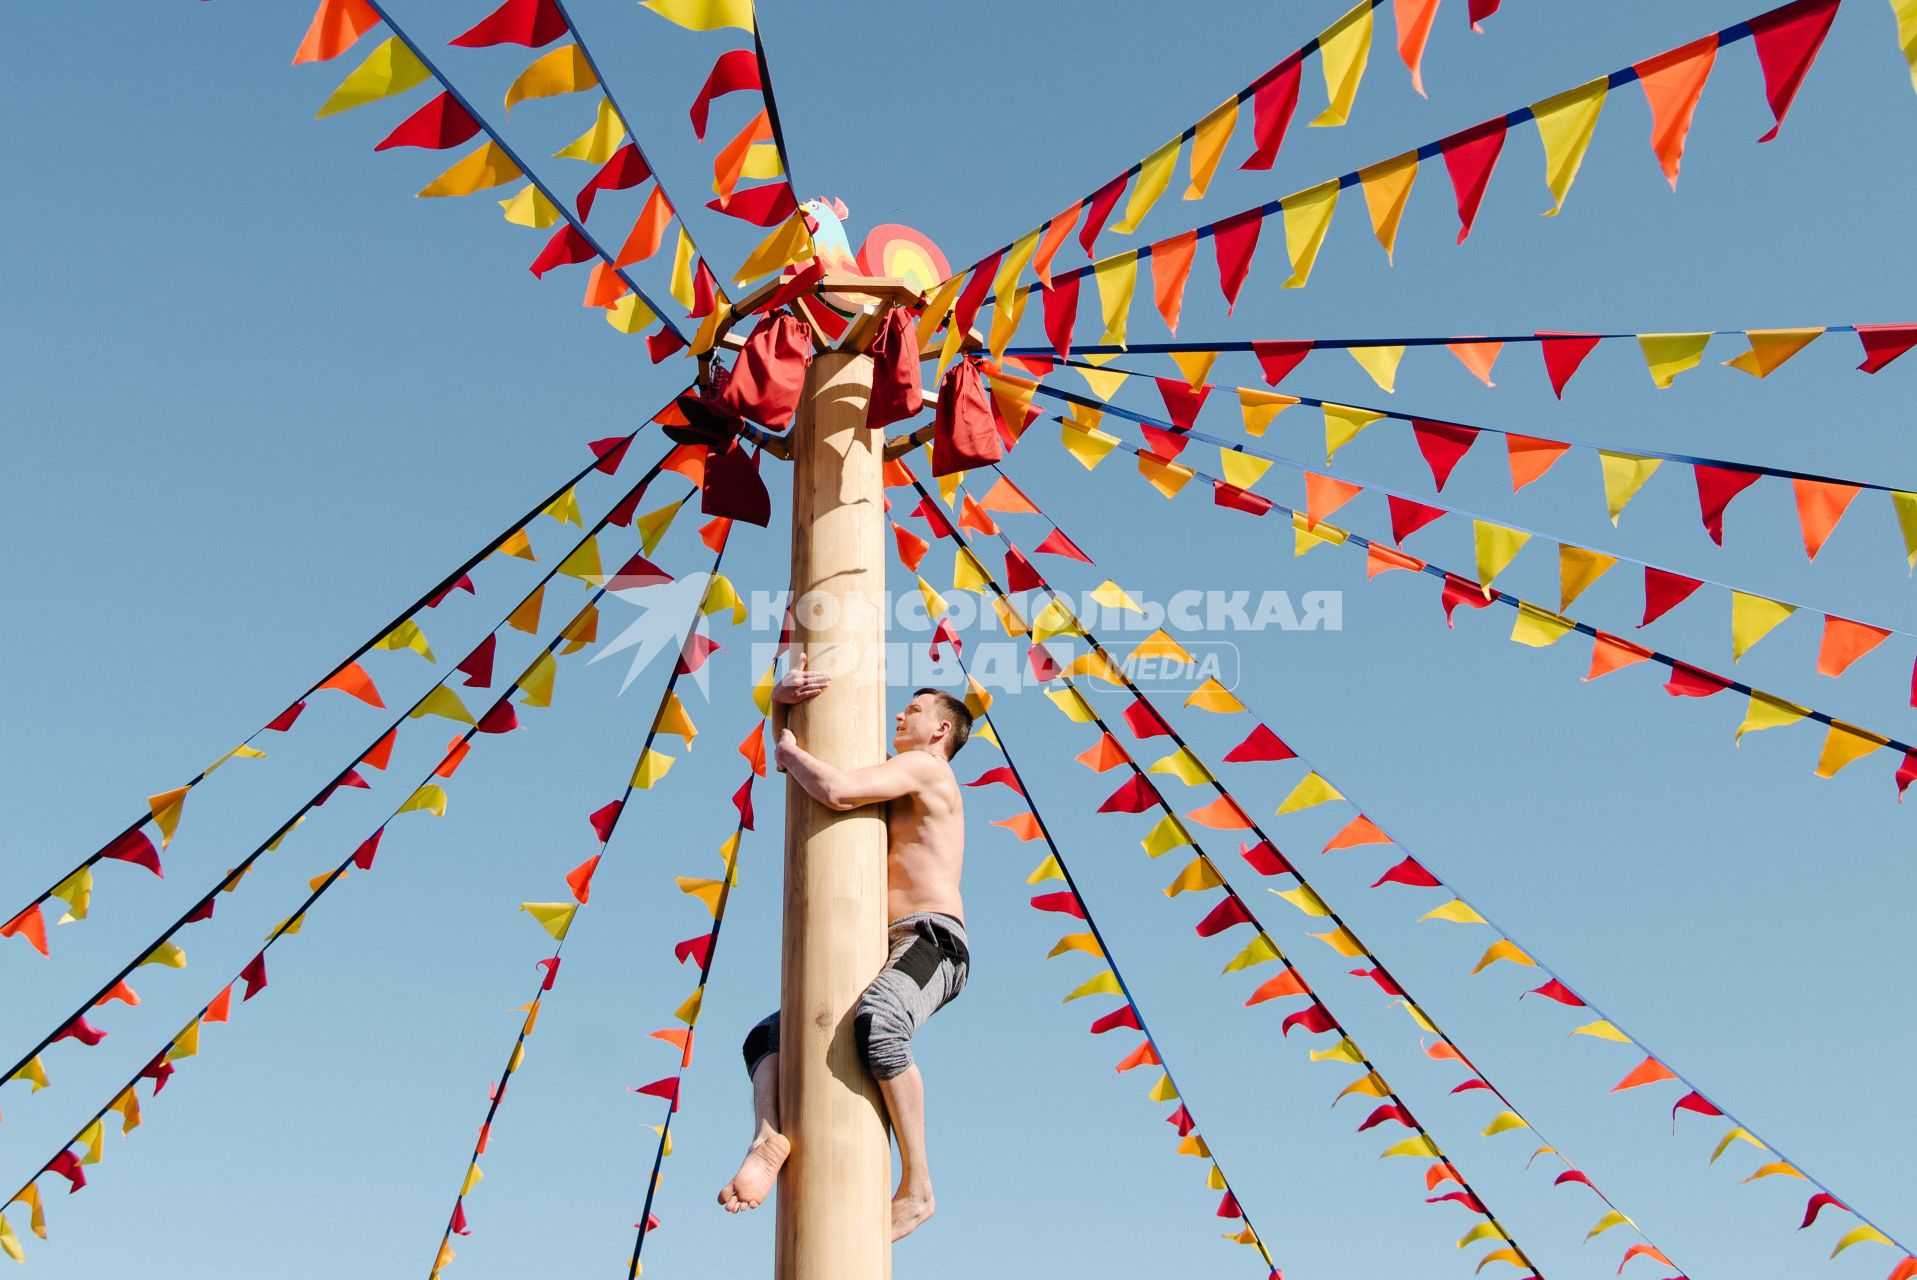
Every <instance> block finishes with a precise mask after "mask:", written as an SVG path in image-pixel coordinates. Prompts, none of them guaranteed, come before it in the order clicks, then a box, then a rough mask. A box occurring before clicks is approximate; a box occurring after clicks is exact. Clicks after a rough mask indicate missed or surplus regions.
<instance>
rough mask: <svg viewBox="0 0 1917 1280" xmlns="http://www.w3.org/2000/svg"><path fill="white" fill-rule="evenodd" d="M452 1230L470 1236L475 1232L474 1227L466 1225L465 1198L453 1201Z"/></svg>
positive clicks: (460, 1234)
mask: <svg viewBox="0 0 1917 1280" xmlns="http://www.w3.org/2000/svg"><path fill="white" fill-rule="evenodd" d="M451 1230H452V1233H453V1234H454V1235H456V1236H469V1235H471V1234H472V1233H473V1230H472V1228H471V1227H469V1226H467V1225H466V1201H465V1200H464V1199H463V1198H462V1199H459V1200H455V1201H453V1220H452V1224H451Z"/></svg>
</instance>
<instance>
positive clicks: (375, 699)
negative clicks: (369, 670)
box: [320, 662, 386, 707]
mask: <svg viewBox="0 0 1917 1280" xmlns="http://www.w3.org/2000/svg"><path fill="white" fill-rule="evenodd" d="M320 688H322V689H338V690H339V691H340V692H341V693H350V694H352V695H353V696H354V697H355V698H358V699H359V700H360V701H361V702H364V703H365V704H366V705H367V706H369V707H383V706H385V705H386V704H385V703H384V702H381V701H380V700H379V690H378V689H376V688H374V687H373V678H372V677H371V676H369V675H367V674H366V668H364V667H362V666H360V665H359V663H357V662H349V663H347V664H346V665H345V666H343V667H341V668H340V669H339V670H338V671H335V672H334V673H333V674H332V675H330V676H328V677H326V680H325V682H324V683H323V684H321V685H320Z"/></svg>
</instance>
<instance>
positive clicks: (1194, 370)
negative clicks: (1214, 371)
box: [1167, 351, 1218, 391]
mask: <svg viewBox="0 0 1917 1280" xmlns="http://www.w3.org/2000/svg"><path fill="white" fill-rule="evenodd" d="M1167 354H1169V355H1170V356H1171V362H1172V363H1173V364H1175V365H1177V366H1178V372H1180V373H1182V374H1184V375H1185V381H1186V383H1187V384H1189V385H1190V387H1191V389H1192V390H1193V391H1197V390H1199V389H1200V388H1201V387H1203V386H1204V385H1205V383H1206V381H1207V380H1208V379H1210V377H1211V367H1212V366H1213V365H1215V364H1217V363H1218V353H1217V352H1216V351H1172V352H1168V353H1167Z"/></svg>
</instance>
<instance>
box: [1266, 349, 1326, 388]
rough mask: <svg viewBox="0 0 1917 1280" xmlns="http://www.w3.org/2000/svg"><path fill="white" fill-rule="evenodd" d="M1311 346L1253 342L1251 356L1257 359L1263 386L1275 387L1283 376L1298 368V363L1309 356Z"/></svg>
mask: <svg viewBox="0 0 1917 1280" xmlns="http://www.w3.org/2000/svg"><path fill="white" fill-rule="evenodd" d="M1311 347H1312V344H1311V342H1310V341H1309V340H1306V341H1303V342H1297V341H1291V342H1255V341H1254V342H1253V343H1252V344H1251V353H1252V355H1254V356H1256V357H1258V369H1259V372H1260V374H1261V375H1262V376H1263V377H1264V379H1265V385H1266V386H1268V387H1275V386H1277V385H1278V383H1279V381H1280V380H1281V379H1283V378H1284V376H1285V375H1286V374H1288V373H1290V372H1291V371H1292V370H1293V369H1296V368H1297V367H1298V362H1299V361H1301V360H1303V359H1304V358H1305V357H1306V356H1308V355H1310V354H1311Z"/></svg>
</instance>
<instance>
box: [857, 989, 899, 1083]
mask: <svg viewBox="0 0 1917 1280" xmlns="http://www.w3.org/2000/svg"><path fill="white" fill-rule="evenodd" d="M852 1035H853V1038H854V1039H855V1040H856V1041H857V1043H858V1046H859V1057H860V1058H862V1059H864V1061H865V1066H866V1070H868V1071H870V1072H871V1073H872V1078H873V1079H874V1080H890V1079H893V1078H894V1077H896V1076H900V1075H903V1074H905V1072H906V1071H907V1070H908V1069H909V1068H910V1067H911V1065H912V1028H911V1026H910V1025H908V1024H907V1023H906V1022H905V1021H904V1020H903V1019H901V1018H899V1017H897V1016H895V1015H893V1014H890V1013H888V1012H887V1011H886V1009H885V1008H884V1007H883V1006H867V1007H863V1008H861V1009H859V1011H858V1013H857V1014H856V1015H854V1017H853V1019H852Z"/></svg>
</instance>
